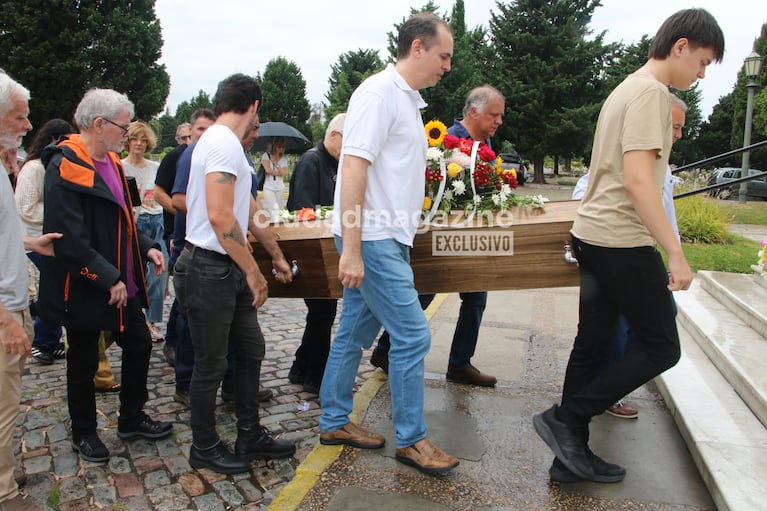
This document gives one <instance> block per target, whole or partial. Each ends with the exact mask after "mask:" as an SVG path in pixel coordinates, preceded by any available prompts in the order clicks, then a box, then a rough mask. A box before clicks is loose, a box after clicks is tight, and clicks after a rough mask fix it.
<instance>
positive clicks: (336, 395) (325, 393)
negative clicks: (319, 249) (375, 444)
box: [319, 237, 431, 448]
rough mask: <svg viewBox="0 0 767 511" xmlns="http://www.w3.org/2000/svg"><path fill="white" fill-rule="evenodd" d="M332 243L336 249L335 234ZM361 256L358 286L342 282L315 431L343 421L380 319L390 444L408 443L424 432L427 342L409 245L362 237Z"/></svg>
mask: <svg viewBox="0 0 767 511" xmlns="http://www.w3.org/2000/svg"><path fill="white" fill-rule="evenodd" d="M336 247H337V249H338V251H339V253H341V252H342V250H343V244H342V241H341V239H340V238H338V237H336ZM362 260H363V263H364V264H365V278H364V280H363V281H362V286H361V287H359V288H356V289H350V288H347V287H344V301H343V308H342V309H341V320H340V323H339V327H338V332H337V334H336V338H335V339H334V340H333V344H331V346H330V356H329V357H328V361H327V364H326V365H325V376H324V377H323V379H322V387H321V389H320V401H321V402H322V415H321V416H320V421H319V423H320V431H322V432H332V431H335V430H337V429H339V428H341V427H342V426H344V425H345V424H346V423H347V422H349V413H351V411H352V403H353V386H354V379H355V377H356V376H357V370H358V368H359V364H360V359H361V357H362V350H363V349H367V348H369V347H370V345H371V344H372V343H373V340H374V339H375V337H376V335H378V332H379V330H380V329H381V325H383V326H384V328H386V330H387V331H388V332H389V335H390V336H391V349H390V351H389V386H390V388H391V401H392V420H393V422H394V428H395V430H396V446H397V447H398V448H403V447H408V446H411V445H413V444H414V443H416V442H418V441H419V440H422V439H423V438H425V437H426V422H425V421H424V418H423V400H424V383H423V378H424V358H425V357H426V354H427V353H428V352H429V347H430V344H431V333H430V332H429V323H428V322H427V321H426V316H424V313H423V310H422V309H421V305H420V303H419V302H418V292H417V291H416V290H415V287H414V285H413V270H412V268H411V267H410V248H409V247H407V246H406V245H403V244H401V243H398V242H397V241H395V240H393V239H386V240H380V241H363V242H362Z"/></svg>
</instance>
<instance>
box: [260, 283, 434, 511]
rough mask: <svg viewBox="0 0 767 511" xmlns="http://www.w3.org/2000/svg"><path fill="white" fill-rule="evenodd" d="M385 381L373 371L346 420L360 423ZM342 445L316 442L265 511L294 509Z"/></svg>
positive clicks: (431, 311)
mask: <svg viewBox="0 0 767 511" xmlns="http://www.w3.org/2000/svg"><path fill="white" fill-rule="evenodd" d="M445 298H447V294H444V293H443V294H438V295H437V296H436V297H434V301H433V302H431V304H430V305H429V307H428V308H427V309H426V311H424V314H426V319H431V318H432V316H434V314H435V313H436V312H437V310H439V308H440V307H441V306H442V303H443V302H444V301H445ZM387 381H389V377H388V376H386V375H385V374H383V373H382V372H380V371H375V372H374V373H373V374H372V375H371V376H370V377H368V379H367V380H366V381H365V383H363V384H362V386H361V387H360V388H359V390H357V392H356V393H355V394H354V406H353V407H352V413H350V414H349V420H351V421H352V422H355V423H357V424H359V423H361V422H362V419H363V418H364V416H365V412H367V409H368V407H369V406H370V403H371V402H372V401H373V398H374V397H375V396H376V394H378V390H379V389H380V388H381V386H382V385H383V384H384V383H386V382H387ZM343 448H344V446H343V445H322V444H321V443H319V442H317V444H316V445H315V446H314V449H312V452H310V453H309V455H308V456H306V459H305V460H304V461H303V463H301V464H300V465H299V466H298V468H297V469H296V475H295V476H293V479H291V480H290V482H289V483H288V484H286V485H285V486H283V488H282V490H281V491H280V493H279V494H278V495H277V497H276V498H275V499H274V500H273V501H272V503H271V504H269V506H268V507H267V508H266V511H295V510H296V508H297V507H298V506H299V505H301V502H303V500H304V497H306V494H307V493H309V491H310V490H311V489H312V488H314V485H315V484H317V481H318V480H319V479H320V476H321V475H322V473H323V472H324V471H325V470H326V469H327V468H328V467H329V466H330V465H331V464H332V463H333V462H334V461H336V460H337V459H338V457H339V456H340V455H341V451H343Z"/></svg>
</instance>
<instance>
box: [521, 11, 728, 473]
mask: <svg viewBox="0 0 767 511" xmlns="http://www.w3.org/2000/svg"><path fill="white" fill-rule="evenodd" d="M723 54H724V36H723V34H722V31H721V29H720V28H719V25H718V24H717V22H716V20H715V19H714V18H713V17H712V16H711V15H710V14H709V13H708V12H707V11H705V10H703V9H686V10H683V11H679V12H677V13H676V14H674V15H672V16H671V17H670V18H668V19H667V20H666V21H665V22H664V23H663V25H662V26H661V28H660V29H659V30H658V33H657V34H656V35H655V37H654V38H653V42H652V46H651V48H650V58H649V60H648V61H647V63H646V64H645V65H644V66H642V67H641V68H640V69H639V70H638V71H636V72H635V73H633V74H631V75H630V76H628V77H627V78H626V79H625V80H624V81H623V82H622V83H621V84H620V85H619V86H618V87H616V88H615V90H614V91H613V92H612V93H611V94H610V96H609V97H608V98H607V100H606V101H605V103H604V105H603V106H602V111H601V112H600V114H599V121H598V122H597V127H596V132H595V136H594V147H593V151H592V161H591V169H590V174H591V178H590V182H589V186H588V189H587V191H586V195H585V196H584V198H583V201H582V203H581V206H580V208H579V209H578V212H577V214H576V218H575V222H574V224H573V228H572V230H571V233H572V236H573V247H574V249H575V256H576V257H577V259H578V262H579V265H580V272H581V293H580V304H579V322H578V334H577V335H576V337H575V343H574V345H573V350H572V352H571V354H570V360H569V362H568V365H567V372H566V374H565V381H564V388H563V390H562V403H561V405H560V406H557V405H554V406H552V407H551V408H550V409H549V410H547V411H545V412H544V413H542V414H540V415H536V416H535V418H534V419H533V424H534V426H535V429H536V431H537V432H538V434H539V435H540V436H541V438H542V439H543V440H544V441H545V442H546V443H547V444H548V445H549V447H551V449H552V450H553V451H554V453H555V454H556V456H557V459H556V460H555V462H554V465H553V466H552V468H551V470H550V473H552V476H553V474H555V473H556V474H557V475H558V476H562V477H561V478H564V476H567V477H569V478H570V479H572V480H579V479H581V480H590V481H594V482H602V483H613V482H618V481H621V480H622V479H623V478H624V477H625V474H626V471H625V469H624V468H623V467H620V466H618V465H614V464H611V463H607V462H606V461H604V460H602V459H601V458H599V457H598V456H597V455H595V454H594V453H593V452H591V450H590V449H589V447H588V436H589V433H588V425H589V421H590V420H591V418H592V417H593V416H595V415H598V414H600V413H602V412H603V411H604V410H605V409H606V408H607V407H608V406H610V405H612V404H613V403H615V402H616V401H617V400H618V399H620V398H621V397H623V396H625V395H626V394H628V393H630V392H631V391H633V390H634V389H636V388H638V387H640V386H641V385H643V384H644V383H646V382H647V381H649V380H651V379H652V378H654V377H655V376H657V375H658V374H660V373H662V372H663V371H665V370H666V369H668V368H670V367H672V366H673V365H675V364H676V362H677V361H678V360H679V355H680V350H679V336H678V333H677V330H676V321H675V319H674V308H673V304H672V296H671V291H677V290H685V289H687V288H688V287H689V286H690V282H691V280H692V271H691V270H690V267H689V265H688V264H687V261H686V260H685V257H684V254H683V253H682V248H681V245H680V243H679V238H678V237H677V236H676V235H675V234H674V231H673V230H672V228H671V225H670V224H669V221H668V219H667V217H666V215H665V212H664V209H663V205H662V202H661V191H662V189H663V181H664V176H665V173H666V166H667V164H668V156H669V150H670V149H671V142H672V134H671V131H672V122H671V105H670V99H669V90H668V87H669V86H672V87H674V88H676V89H680V90H687V89H688V88H689V87H690V86H692V85H693V84H694V83H695V81H697V80H698V79H700V78H703V77H704V76H705V70H706V67H707V66H708V65H709V64H710V63H711V62H713V61H714V60H716V61H717V62H718V61H721V59H722V55H723ZM656 243H660V245H661V246H662V247H663V249H664V250H665V251H666V253H667V254H668V259H669V271H668V274H667V272H666V268H665V267H664V265H663V261H662V259H661V256H660V254H659V253H658V251H657V250H656V248H655V245H656ZM621 314H622V315H624V316H625V317H626V319H627V320H628V323H629V325H630V326H631V328H632V329H633V330H634V331H635V332H636V335H637V338H638V340H639V342H638V346H637V347H636V348H635V349H633V350H630V351H628V352H627V353H626V354H625V355H624V356H623V358H621V359H620V360H618V361H617V362H616V363H615V364H613V365H612V366H610V367H609V368H608V369H606V370H605V371H603V372H600V369H601V366H602V364H603V362H604V360H605V358H606V357H607V355H608V353H609V350H610V346H611V344H612V340H613V332H614V331H615V325H616V322H617V319H618V316H619V315H621Z"/></svg>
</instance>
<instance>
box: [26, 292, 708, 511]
mask: <svg viewBox="0 0 767 511" xmlns="http://www.w3.org/2000/svg"><path fill="white" fill-rule="evenodd" d="M458 304H459V300H458V297H457V296H456V295H446V296H441V299H440V300H438V303H437V304H436V306H435V307H434V308H433V309H432V313H433V317H432V319H431V322H430V323H431V325H432V332H433V345H432V350H431V352H430V354H429V356H428V357H427V361H426V368H427V381H426V389H427V394H426V397H427V407H426V419H427V423H428V424H429V428H430V435H431V436H432V438H433V439H434V440H435V443H437V444H438V445H440V446H443V447H444V448H445V449H446V450H448V451H449V452H451V453H453V454H455V455H457V456H459V458H460V459H461V465H460V466H459V467H458V468H457V469H456V470H455V471H454V472H452V473H451V474H450V475H448V476H445V477H436V478H435V477H429V476H425V475H422V474H420V473H419V472H417V471H415V470H414V469H412V468H410V467H406V466H404V465H402V464H400V463H398V462H396V461H395V460H394V448H393V445H394V441H393V435H394V432H393V428H392V424H391V413H390V396H389V392H388V385H387V384H386V377H385V376H384V375H382V373H380V372H374V371H373V370H372V367H371V366H370V365H369V364H368V363H367V357H364V358H363V363H362V364H361V366H360V371H359V373H358V379H357V383H358V385H359V388H360V391H359V392H358V393H357V398H356V399H357V402H356V414H357V417H358V420H360V421H361V422H363V423H364V424H366V425H368V426H370V427H373V428H375V429H377V430H379V431H381V432H382V433H384V434H385V435H386V436H387V438H388V442H387V446H386V447H385V448H384V449H381V450H378V451H371V452H359V451H358V450H355V449H342V448H340V447H325V446H317V439H318V435H317V416H318V414H319V409H318V404H317V399H316V396H313V395H309V394H305V393H302V392H301V388H300V386H297V385H292V384H290V383H289V382H288V381H287V373H288V370H289V368H290V365H291V363H292V360H293V354H294V352H295V349H296V348H297V346H298V344H299V342H300V338H301V334H302V332H303V326H304V314H305V306H304V303H303V301H302V300H291V299H272V300H269V301H268V302H267V304H266V306H265V307H264V308H263V309H262V310H261V324H262V328H263V330H264V332H265V334H266V336H267V357H266V358H267V360H266V361H265V364H264V369H263V373H262V374H263V385H264V386H265V387H268V388H272V389H273V390H274V391H275V398H274V399H272V400H271V401H270V402H268V403H266V404H265V406H264V407H263V409H262V418H263V419H262V421H263V424H264V425H266V426H268V427H269V428H270V429H271V430H272V431H273V432H274V433H276V434H279V435H282V436H283V437H285V438H290V439H293V440H295V441H296V442H297V445H298V451H297V453H296V455H295V456H294V457H293V458H291V459H288V460H274V461H269V462H263V461H262V462H256V463H254V465H253V469H252V471H251V472H250V473H249V474H243V475H236V476H222V475H219V474H215V473H212V472H210V471H207V470H200V471H195V470H193V469H192V468H191V467H190V466H189V464H188V453H189V446H190V443H191V432H190V429H189V426H188V423H189V411H188V410H187V409H186V408H184V407H183V406H182V405H180V404H178V403H176V402H174V401H173V399H172V396H173V392H174V374H173V370H172V369H171V368H170V367H169V366H168V365H167V364H166V363H165V361H164V360H163V358H162V344H156V345H155V349H154V351H153V355H152V360H151V367H150V376H149V394H150V400H149V402H148V404H147V411H148V412H149V413H150V414H151V415H152V416H153V417H155V418H158V419H162V420H168V421H172V422H174V424H175V434H174V435H173V436H172V437H170V438H168V439H164V440H160V441H157V442H153V441H147V440H143V439H140V440H133V441H127V442H123V441H122V440H120V439H118V438H117V435H116V427H117V418H116V410H117V407H118V398H117V396H116V395H113V394H103V395H99V396H98V399H97V405H98V409H99V411H98V416H99V434H100V436H101V438H102V439H103V440H104V442H105V443H106V444H107V447H108V448H109V449H110V451H111V453H112V458H111V460H110V461H109V463H107V464H94V463H89V462H82V461H81V460H79V458H78V457H77V456H76V455H75V453H73V452H72V449H71V447H70V443H69V441H70V435H69V417H68V413H67V408H66V399H65V396H66V388H65V371H64V364H63V363H57V364H54V365H51V366H44V365H40V364H38V363H37V362H35V361H30V362H29V364H28V366H27V369H26V371H25V375H24V377H23V388H22V405H21V411H22V414H21V416H20V418H19V421H18V424H19V426H20V427H19V428H17V430H18V435H17V441H18V442H17V448H18V450H19V451H20V452H21V460H22V463H23V465H24V468H25V469H26V471H27V473H28V474H29V482H28V484H27V486H26V488H25V491H26V493H27V494H28V495H30V496H31V498H32V499H33V500H35V501H36V502H37V503H39V504H41V505H43V506H44V507H45V506H47V507H46V509H60V510H62V511H74V510H92V509H96V508H99V509H109V510H127V509H130V510H131V511H141V510H149V509H158V510H163V511H171V510H186V509H191V510H223V509H266V507H267V506H269V509H270V510H272V511H276V510H295V509H298V510H301V511H310V510H317V511H319V510H330V511H340V510H344V511H346V510H354V509H364V510H365V511H377V510H384V509H386V510H389V509H392V508H395V509H406V510H407V509H412V510H426V511H428V510H439V511H446V510H453V509H455V510H457V509H467V510H469V509H470V510H480V509H483V510H491V509H492V510H512V509H513V510H527V509H536V510H537V509H541V510H547V509H551V510H554V509H556V510H576V509H577V510H580V509H629V510H631V509H642V510H645V509H657V510H661V509H662V510H678V511H682V510H684V511H695V510H704V509H713V504H712V503H711V500H710V497H709V496H708V493H707V492H706V489H705V487H704V486H703V484H702V482H701V480H700V477H699V476H698V474H697V472H696V471H695V469H694V466H693V464H692V460H691V459H690V456H689V454H688V453H687V450H686V448H685V446H684V444H683V442H682V440H681V438H680V436H679V434H678V432H677V430H676V428H675V427H674V425H673V421H672V420H671V417H670V416H669V414H668V411H667V410H666V408H665V405H664V403H663V402H662V400H661V399H660V398H659V397H658V395H657V394H656V393H655V392H654V389H653V388H652V387H647V388H643V389H640V390H639V391H637V392H636V393H635V394H634V395H632V396H631V402H632V403H633V404H635V405H636V406H637V407H638V408H639V409H640V411H641V417H640V419H639V420H638V421H625V420H619V419H612V418H608V417H599V418H597V420H595V423H594V428H593V438H595V444H594V446H595V450H597V452H600V453H602V454H605V455H606V456H607V457H608V458H609V459H614V460H615V461H617V462H620V463H623V464H625V465H626V466H627V468H628V470H629V476H628V477H627V478H626V481H624V482H623V483H621V484H617V485H594V484H586V483H583V484H576V485H568V486H563V487H560V486H559V485H557V484H552V483H550V482H549V480H548V475H547V469H548V466H549V464H550V463H551V454H550V452H549V451H548V448H547V447H546V446H545V445H544V444H543V443H542V442H541V441H540V440H539V439H538V438H537V437H536V435H535V433H534V432H533V429H532V425H531V417H532V415H533V414H534V413H538V412H540V411H541V410H543V409H544V408H546V407H548V406H550V404H551V403H553V402H554V401H555V400H556V399H557V397H558V393H559V389H560V386H561V382H562V374H563V371H564V365H565V363H566V359H567V355H568V354H569V346H570V344H571V343H572V336H573V333H574V328H575V324H576V311H577V288H563V289H548V290H536V291H506V292H493V293H491V295H490V300H489V305H488V309H487V312H486V316H485V321H484V322H483V326H482V334H481V340H480V346H479V349H478V353H477V355H476V356H475V359H474V360H475V362H476V364H477V365H478V366H479V367H481V368H482V369H484V370H487V371H489V372H492V373H493V374H496V375H497V376H498V377H499V380H500V383H499V385H498V387H497V388H495V389H481V388H472V387H467V386H462V385H454V384H449V383H447V382H445V380H444V371H445V367H444V366H445V364H446V359H447V355H446V353H447V351H448V350H449V344H450V338H451V336H452V328H453V325H454V324H455V318H456V315H457V310H458ZM107 353H108V354H109V356H110V358H111V360H112V365H113V368H114V369H115V371H116V372H117V374H118V379H119V360H120V350H119V348H117V347H114V348H110V349H109V350H108V352H107ZM217 415H218V420H219V424H220V425H221V426H220V433H221V435H222V437H223V438H224V439H225V441H227V442H229V443H230V444H231V443H233V441H234V431H235V425H234V416H233V410H232V407H231V406H229V405H226V404H223V403H221V405H220V406H219V408H218V411H217ZM315 446H316V449H315Z"/></svg>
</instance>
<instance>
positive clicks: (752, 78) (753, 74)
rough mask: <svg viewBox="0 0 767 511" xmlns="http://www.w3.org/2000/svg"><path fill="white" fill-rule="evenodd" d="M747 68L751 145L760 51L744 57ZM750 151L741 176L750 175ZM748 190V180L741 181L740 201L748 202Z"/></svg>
mask: <svg viewBox="0 0 767 511" xmlns="http://www.w3.org/2000/svg"><path fill="white" fill-rule="evenodd" d="M744 62H745V68H746V78H748V85H746V87H747V88H748V100H747V101H746V128H745V130H744V131H743V147H746V146H749V145H751V120H752V118H753V116H754V89H756V78H757V77H758V76H759V71H760V70H761V68H762V57H760V56H759V54H758V53H756V52H755V51H752V52H751V53H750V54H749V56H748V57H746V58H745V59H744ZM750 153H751V151H745V152H744V153H743V160H742V164H741V171H740V177H746V176H748V169H749V167H750V166H751V165H750V163H751V162H750ZM747 192H748V181H744V182H742V183H740V188H739V189H738V201H740V202H746V194H747Z"/></svg>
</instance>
